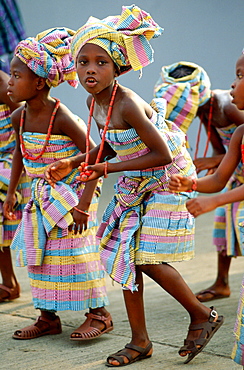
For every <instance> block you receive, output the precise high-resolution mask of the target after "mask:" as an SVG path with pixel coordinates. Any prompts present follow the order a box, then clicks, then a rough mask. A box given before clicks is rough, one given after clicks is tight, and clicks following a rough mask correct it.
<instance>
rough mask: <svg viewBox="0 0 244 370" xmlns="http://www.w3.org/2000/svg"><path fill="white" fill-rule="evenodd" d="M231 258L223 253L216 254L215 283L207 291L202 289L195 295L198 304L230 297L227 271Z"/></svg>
mask: <svg viewBox="0 0 244 370" xmlns="http://www.w3.org/2000/svg"><path fill="white" fill-rule="evenodd" d="M230 264H231V257H229V256H227V255H226V254H225V253H222V252H219V253H218V266H217V268H218V271H217V277H216V280H215V282H214V283H213V284H212V285H211V286H210V287H209V288H207V289H203V290H201V291H200V292H198V293H197V294H196V297H197V299H198V300H199V301H200V302H208V301H212V300H214V299H219V298H228V297H229V296H230V287H229V269H230Z"/></svg>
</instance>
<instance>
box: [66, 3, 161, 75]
mask: <svg viewBox="0 0 244 370" xmlns="http://www.w3.org/2000/svg"><path fill="white" fill-rule="evenodd" d="M162 32H163V29H162V28H161V27H160V26H159V25H158V24H157V23H155V22H154V20H153V19H152V17H151V16H150V14H148V13H146V12H145V11H143V10H141V9H140V8H139V7H137V6H135V5H131V6H123V7H122V12H121V15H118V16H109V17H107V18H104V19H102V20H100V19H97V18H95V17H90V18H89V19H88V21H87V23H86V24H84V25H83V26H82V27H81V28H79V29H78V31H77V32H76V34H75V35H74V36H73V39H72V43H71V51H72V54H73V57H74V59H75V60H76V58H77V55H78V53H79V51H80V49H81V48H82V46H83V45H85V44H86V43H87V42H91V43H93V44H97V45H99V46H100V47H102V48H103V49H105V50H106V52H107V53H108V54H109V56H110V57H111V58H112V59H113V61H114V62H115V64H116V65H117V66H118V67H119V68H120V71H121V73H125V72H128V71H129V70H130V69H131V68H132V69H133V70H135V71H137V70H140V69H142V67H145V66H147V65H148V64H150V63H152V62H153V49H152V47H151V45H150V43H149V40H150V39H151V38H156V37H158V36H160V35H161V34H162Z"/></svg>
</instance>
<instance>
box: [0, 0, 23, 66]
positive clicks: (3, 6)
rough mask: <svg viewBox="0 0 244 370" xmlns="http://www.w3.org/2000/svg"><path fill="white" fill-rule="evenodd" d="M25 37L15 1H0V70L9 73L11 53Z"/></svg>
mask: <svg viewBox="0 0 244 370" xmlns="http://www.w3.org/2000/svg"><path fill="white" fill-rule="evenodd" d="M25 37H26V35H25V30H24V26H23V22H22V17H21V14H20V11H19V8H18V5H17V3H16V1H15V0H2V1H0V70H1V71H4V72H6V73H9V66H10V62H11V59H12V57H13V52H14V49H15V47H16V45H17V44H18V42H19V41H20V40H23V39H24V38H25Z"/></svg>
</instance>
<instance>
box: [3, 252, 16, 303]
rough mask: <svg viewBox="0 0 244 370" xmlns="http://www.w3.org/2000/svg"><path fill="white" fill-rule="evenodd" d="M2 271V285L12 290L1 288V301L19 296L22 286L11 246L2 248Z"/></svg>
mask: <svg viewBox="0 0 244 370" xmlns="http://www.w3.org/2000/svg"><path fill="white" fill-rule="evenodd" d="M0 272H1V275H2V285H3V286H4V287H6V288H8V289H10V290H8V291H7V290H4V289H2V288H0V302H3V301H4V300H6V299H15V298H18V297H19V293H20V288H19V284H18V282H17V279H16V276H15V274H14V269H13V264H12V258H11V251H10V247H4V248H2V249H0Z"/></svg>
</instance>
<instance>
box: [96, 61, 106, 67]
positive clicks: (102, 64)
mask: <svg viewBox="0 0 244 370" xmlns="http://www.w3.org/2000/svg"><path fill="white" fill-rule="evenodd" d="M98 64H99V65H100V66H104V65H105V64H107V62H106V61H105V60H100V61H99V62H98Z"/></svg>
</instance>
